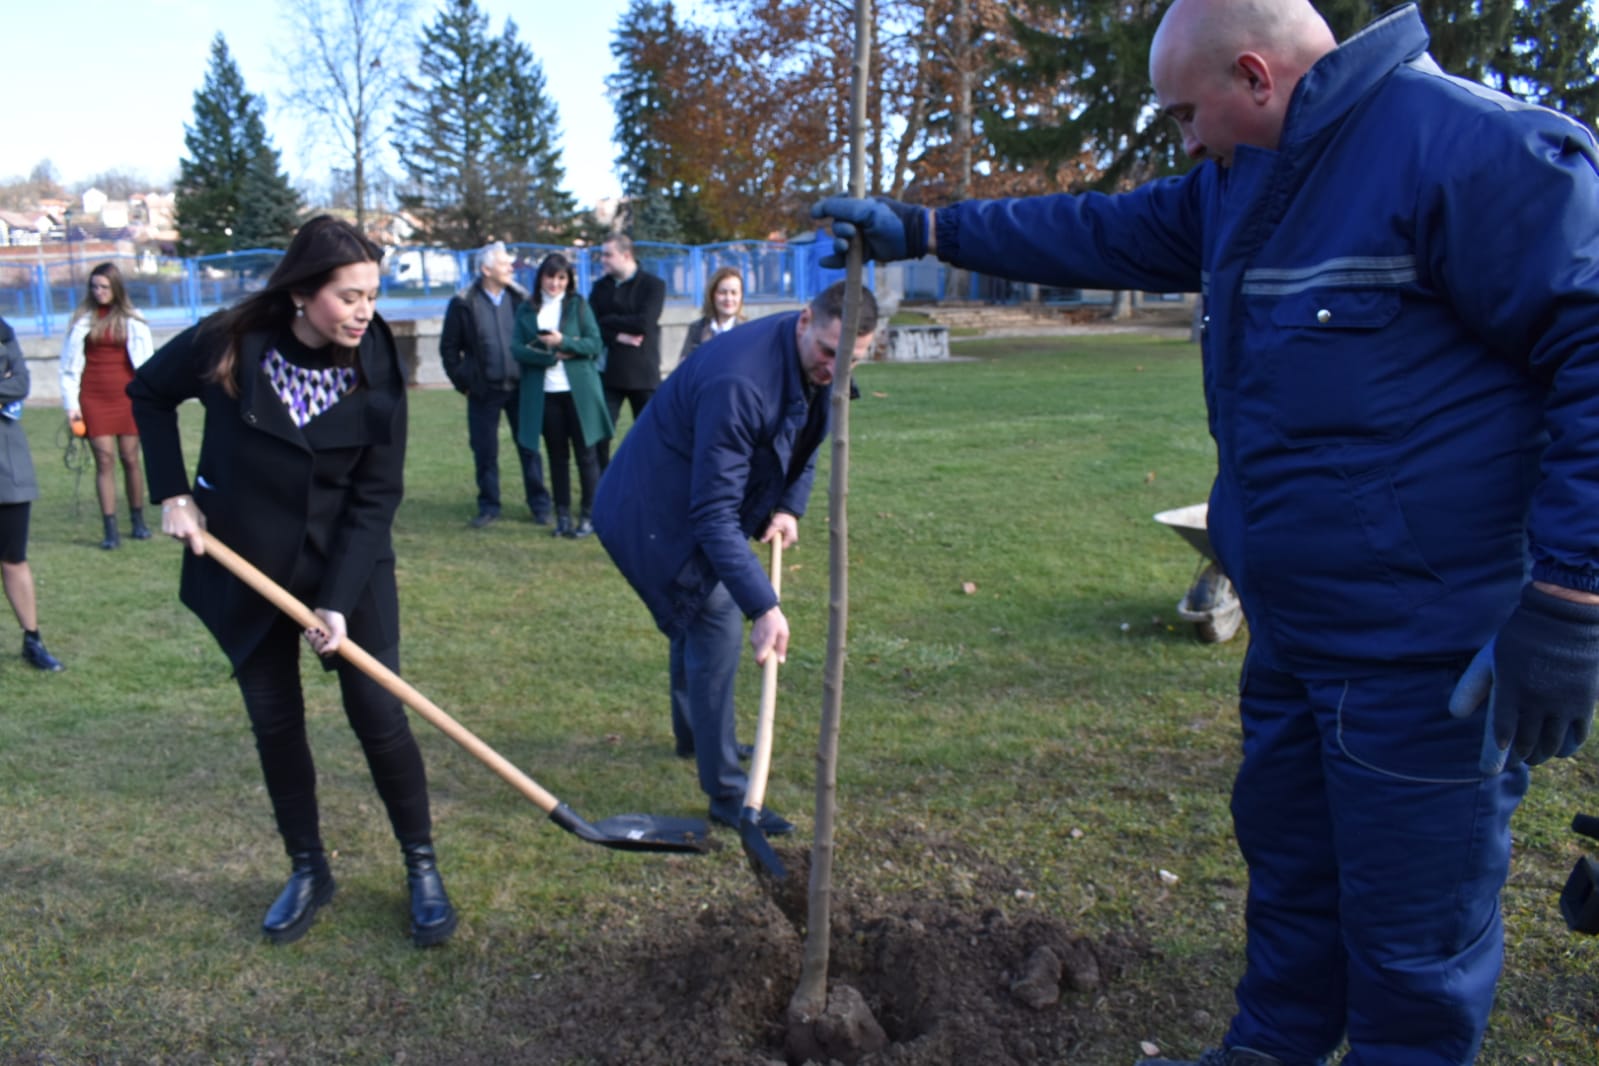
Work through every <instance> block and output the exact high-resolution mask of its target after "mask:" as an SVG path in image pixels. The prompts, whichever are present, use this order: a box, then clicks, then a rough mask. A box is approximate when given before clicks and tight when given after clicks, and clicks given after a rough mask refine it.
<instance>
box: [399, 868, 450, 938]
mask: <svg viewBox="0 0 1599 1066" xmlns="http://www.w3.org/2000/svg"><path fill="white" fill-rule="evenodd" d="M403 850H404V851H405V883H406V886H407V887H408V888H409V889H410V890H411V941H412V942H413V943H414V944H416V946H417V947H419V948H428V947H432V946H433V945H435V944H442V943H444V942H445V941H446V940H448V939H450V934H451V933H453V932H455V922H456V915H455V907H454V906H452V905H451V904H450V897H449V896H448V895H446V894H445V892H444V878H442V877H440V876H439V867H438V861H437V856H435V855H434V853H433V845H432V844H406V845H404V849H403Z"/></svg>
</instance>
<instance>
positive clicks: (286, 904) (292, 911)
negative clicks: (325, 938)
mask: <svg viewBox="0 0 1599 1066" xmlns="http://www.w3.org/2000/svg"><path fill="white" fill-rule="evenodd" d="M289 860H290V861H291V862H292V863H293V870H292V871H291V872H290V874H289V883H288V884H286V885H284V886H283V891H282V892H280V893H278V898H277V899H276V900H275V901H274V902H273V904H272V906H271V908H270V909H268V910H267V913H266V917H265V918H263V919H262V920H261V932H262V934H264V935H265V936H266V938H267V939H268V940H270V941H272V943H274V944H290V943H293V942H294V941H296V940H298V939H300V938H301V937H302V936H304V935H305V931H306V930H307V929H309V928H311V919H313V918H315V917H316V912H317V910H318V909H319V908H321V907H325V906H327V904H328V901H329V900H331V899H332V898H333V889H334V884H333V871H332V870H330V869H328V855H327V852H325V851H297V852H295V853H294V854H293V855H290V856H289Z"/></svg>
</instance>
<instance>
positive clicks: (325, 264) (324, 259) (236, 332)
mask: <svg viewBox="0 0 1599 1066" xmlns="http://www.w3.org/2000/svg"><path fill="white" fill-rule="evenodd" d="M382 262H383V249H382V248H379V247H378V246H377V245H376V244H375V243H373V241H371V240H370V239H369V238H368V237H367V236H366V235H365V234H363V233H362V232H361V231H360V230H358V229H356V228H355V227H354V226H352V225H350V223H348V222H345V221H344V220H343V219H339V218H334V217H333V216H332V215H318V216H317V217H316V218H313V219H311V220H310V221H308V222H306V223H305V224H304V225H303V226H301V227H300V228H299V230H298V231H297V232H296V233H295V234H294V239H293V240H292V241H290V242H289V248H288V250H287V251H286V252H284V253H283V258H282V259H280V260H278V265H277V267H276V269H274V270H273V271H272V276H271V277H270V278H268V279H267V283H266V288H264V289H262V290H261V291H260V292H257V293H253V294H251V295H250V296H247V297H245V298H244V299H243V300H241V301H239V302H238V303H237V304H234V305H233V306H232V307H230V308H228V309H227V310H225V311H219V312H217V313H216V314H214V315H212V316H211V317H210V318H208V319H206V320H205V321H204V322H203V323H201V325H200V328H201V330H202V331H204V333H206V334H208V335H209V336H211V337H215V338H216V339H217V340H218V341H219V342H220V343H221V344H222V346H223V347H222V351H221V354H220V355H219V356H218V358H217V361H216V364H215V365H214V366H213V367H212V368H211V372H210V374H209V378H210V380H212V381H216V382H220V383H221V385H222V387H223V388H224V389H226V390H227V391H228V395H230V396H237V395H238V390H239V382H238V363H239V342H240V340H242V339H243V338H244V336H245V334H247V333H257V332H267V333H281V332H282V331H283V330H286V329H289V328H290V327H291V326H292V324H293V322H294V317H295V302H294V298H295V297H296V296H299V297H301V298H303V299H309V298H310V297H311V296H314V295H315V294H316V293H317V291H318V290H320V289H321V288H322V286H324V285H326V284H327V283H328V279H329V278H331V277H332V276H333V273H334V271H336V270H338V269H339V268H340V267H346V266H349V265H350V264H351V263H382ZM333 361H334V363H335V365H338V366H350V365H353V364H354V363H355V349H354V348H346V347H344V346H343V345H336V346H335V348H334V352H333Z"/></svg>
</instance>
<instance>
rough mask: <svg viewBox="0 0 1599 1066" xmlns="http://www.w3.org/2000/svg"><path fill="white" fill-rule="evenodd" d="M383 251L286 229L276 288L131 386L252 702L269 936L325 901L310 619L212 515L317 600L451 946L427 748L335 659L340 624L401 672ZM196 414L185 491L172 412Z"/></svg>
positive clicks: (399, 827) (421, 918)
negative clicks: (266, 816)
mask: <svg viewBox="0 0 1599 1066" xmlns="http://www.w3.org/2000/svg"><path fill="white" fill-rule="evenodd" d="M382 255H383V253H382V250H381V249H379V248H378V247H377V246H376V245H375V244H373V243H372V242H371V241H369V240H367V238H366V237H364V236H362V235H361V234H360V233H359V232H358V231H357V230H356V229H355V228H354V227H352V226H350V225H349V224H348V223H345V222H342V221H339V220H337V219H334V218H330V217H327V216H322V217H319V218H315V219H312V220H311V221H309V222H307V223H306V224H305V225H304V226H302V227H301V229H300V231H299V232H298V233H297V234H295V237H294V240H293V242H292V243H291V244H290V245H289V249H288V251H287V252H286V253H285V254H284V257H283V259H282V261H281V262H279V263H278V266H277V269H276V270H274V271H273V273H272V277H271V279H270V280H269V281H268V282H267V286H266V288H265V289H263V290H262V291H261V292H258V293H256V294H254V295H253V296H250V297H249V298H247V299H246V300H244V301H243V302H242V303H240V304H238V305H237V306H236V307H234V308H232V309H230V310H227V311H223V312H219V313H218V314H216V315H213V316H211V317H210V318H208V319H206V320H205V321H203V322H201V323H200V324H199V325H197V326H195V327H193V328H191V329H189V330H186V331H185V332H183V333H181V334H179V335H178V336H177V337H174V338H173V339H172V340H171V341H170V342H169V343H168V344H166V345H165V346H164V347H163V348H162V349H161V350H160V351H159V352H157V353H156V355H155V356H154V357H153V358H152V359H151V360H150V361H149V362H148V363H146V364H145V365H144V366H143V367H141V368H140V369H139V372H138V374H137V375H136V376H135V378H134V380H133V383H132V384H131V385H129V386H128V395H129V396H130V397H131V398H132V400H133V409H134V416H135V418H136V419H137V421H138V425H139V434H140V436H141V438H142V439H143V442H144V455H145V466H146V468H147V474H148V478H149V484H150V490H151V495H152V497H153V498H155V499H158V500H160V501H161V530H162V532H164V533H167V534H169V535H171V536H173V537H176V538H178V539H180V540H184V541H186V542H187V543H188V545H189V548H190V551H191V554H188V555H186V556H185V558H184V561H183V577H182V583H181V587H180V597H181V599H182V600H183V603H184V604H185V605H186V606H188V607H189V608H190V609H191V610H192V611H194V613H195V614H197V615H198V616H199V617H200V619H201V620H202V621H203V622H204V623H205V624H206V627H207V628H208V629H210V631H211V633H212V635H213V636H215V637H216V639H217V642H218V643H219V644H220V645H221V646H222V650H223V651H224V652H226V653H227V656H228V658H229V660H230V661H231V662H232V664H233V668H234V671H235V675H236V677H237V678H238V682H239V689H240V691H241V692H242V693H243V696H244V706H245V711H246V712H247V713H248V714H249V717H250V727H251V730H252V731H253V733H254V734H255V742H256V750H257V751H258V752H259V754H260V757H261V769H262V772H263V774H264V775H265V777H266V785H267V794H268V796H269V797H270V798H271V801H272V811H273V814H274V816H275V818H276V820H277V826H278V832H279V833H280V834H282V837H283V842H284V846H285V848H286V849H287V851H288V853H289V859H290V863H291V873H290V876H289V881H288V884H287V885H286V886H285V887H284V889H283V892H282V893H281V894H280V895H279V896H278V898H277V901H276V902H274V903H273V904H272V907H271V909H269V910H268V911H267V915H266V918H265V920H264V921H263V923H262V931H263V933H264V934H265V935H266V937H267V938H268V939H269V940H271V941H273V942H274V943H287V942H289V941H292V940H295V939H297V938H298V937H299V936H301V935H302V934H303V933H304V932H305V931H306V929H307V928H309V927H310V924H311V920H312V918H313V917H314V916H315V914H316V911H317V909H318V908H319V907H321V906H322V905H324V904H326V903H327V902H328V901H329V900H330V899H332V897H333V888H334V884H333V875H332V872H331V871H330V870H329V868H328V860H327V853H326V850H325V849H324V847H323V844H322V835H321V829H320V823H319V818H318V811H317V802H316V771H315V767H314V765H313V762H312V758H311V750H310V747H309V745H308V743H307V740H306V732H305V702H304V698H303V696H302V693H301V687H300V673H299V639H300V636H301V631H300V630H299V628H298V627H297V626H296V625H295V623H294V622H293V621H291V620H290V619H289V618H288V617H287V616H286V615H283V614H282V613H280V612H279V611H278V610H277V609H276V608H274V607H273V606H272V605H271V604H269V603H268V602H267V601H266V600H265V599H263V598H262V597H261V596H259V595H258V594H256V593H255V592H254V591H253V590H252V589H251V588H250V587H249V586H248V585H246V584H244V583H243V582H241V581H239V580H237V579H236V578H234V577H232V576H231V575H230V574H229V573H228V571H227V570H225V569H224V568H223V567H222V566H221V565H219V564H217V563H216V562H214V561H213V560H212V559H209V558H207V557H206V556H205V547H204V542H203V541H202V539H201V538H200V531H201V530H202V529H209V530H210V531H211V532H212V533H214V534H215V535H216V536H217V538H218V539H219V540H221V541H222V542H223V543H224V544H227V545H228V546H229V547H231V548H233V549H234V550H235V551H237V552H238V553H239V554H240V555H242V556H244V558H246V559H248V560H249V561H250V562H252V563H254V564H255V565H256V566H257V567H259V568H260V569H261V570H263V571H265V572H266V574H267V575H268V576H269V577H271V578H272V579H273V580H275V581H277V582H278V583H279V584H281V585H284V586H285V587H287V588H288V589H289V591H290V592H292V593H293V594H294V595H295V596H296V597H298V598H299V599H301V600H303V601H306V602H308V603H311V604H313V605H314V606H315V608H316V613H317V616H318V617H319V618H320V619H321V620H322V623H323V624H322V625H321V626H320V627H318V628H316V629H310V630H306V631H304V636H305V638H306V640H307V641H308V642H309V643H310V645H311V647H312V648H313V649H314V650H315V651H317V652H318V653H319V654H320V655H322V656H323V663H324V666H325V667H326V668H328V669H333V670H336V671H337V672H338V675H339V688H340V691H341V693H342V695H343V699H344V709H345V714H346V717H348V719H349V722H350V725H351V727H352V728H353V729H354V731H355V734H356V736H357V737H358V738H359V739H360V742H361V747H362V749H363V751H364V752H365V754H366V759H367V765H368V766H369V768H370V769H371V772H372V779H373V782H374V784H376V786H377V790H378V794H379V796H381V797H382V799H383V802H384V805H385V806H386V808H387V810H388V815H389V821H390V824H391V825H392V827H393V829H394V834H395V836H396V837H397V838H398V839H399V841H400V846H401V849H402V851H403V853H404V857H405V867H406V878H407V882H408V885H409V889H410V903H411V933H412V937H413V939H414V940H415V942H416V944H417V945H418V946H419V947H425V946H428V945H431V944H438V943H442V942H443V941H444V940H446V939H448V937H449V936H450V934H451V933H452V932H453V931H454V929H455V924H456V915H455V910H454V908H453V907H452V906H451V904H450V901H449V897H448V896H447V895H446V894H445V891H444V884H443V881H442V880H441V879H440V877H439V873H438V868H437V865H436V862H435V856H434V851H433V840H432V822H431V815H430V810H429V805H428V792H427V777H426V773H425V771H424V769H423V765H422V754H421V751H420V749H419V748H418V747H417V743H416V739H415V738H414V737H413V736H412V735H411V729H410V725H409V723H408V722H407V720H406V717H405V711H404V709H403V708H402V707H401V706H400V703H399V701H398V700H396V699H395V698H394V697H393V696H391V695H389V694H388V693H387V692H386V691H385V690H384V689H383V688H382V687H381V686H379V685H378V684H377V683H376V682H375V681H373V680H372V679H371V678H369V677H367V676H366V675H365V674H363V673H361V672H360V671H359V670H358V669H356V668H355V667H354V666H352V665H351V664H350V663H348V662H347V661H345V660H344V659H342V658H330V657H331V656H332V655H333V653H334V651H335V650H336V649H337V648H338V646H339V643H340V641H342V640H343V639H344V638H345V637H346V636H348V637H350V638H352V639H354V640H355V641H356V642H358V643H359V644H361V645H362V646H363V647H365V648H366V649H367V650H368V651H371V652H372V653H373V654H374V655H375V656H376V657H377V658H378V659H379V660H381V661H382V662H383V663H384V664H385V665H386V666H388V667H390V668H391V669H396V670H397V669H398V668H399V599H398V595H397V592H396V589H395V582H394V547H393V543H392V541H391V538H390V528H391V526H392V524H393V520H394V512H395V509H396V508H397V507H398V506H399V503H400V496H401V476H402V473H403V469H404V464H405V440H406V406H405V376H404V373H403V372H402V370H401V367H400V361H399V357H398V353H397V352H396V349H395V345H394V339H393V337H392V336H391V335H390V333H389V329H388V327H387V325H386V324H385V323H384V322H383V319H382V318H380V317H379V316H378V315H377V313H376V310H375V308H374V303H375V301H376V299H377V295H378V264H379V262H380V261H381V259H382ZM191 398H193V399H198V400H199V401H200V403H201V405H202V406H203V407H204V408H205V427H204V432H203V435H202V437H201V442H200V458H199V464H198V467H197V469H196V472H195V477H194V483H193V486H192V487H191V485H190V483H189V478H188V474H187V471H186V468H185V465H184V459H183V449H182V444H181V442H180V439H179V433H178V415H177V408H178V405H179V404H181V403H182V402H183V401H184V400H187V399H191Z"/></svg>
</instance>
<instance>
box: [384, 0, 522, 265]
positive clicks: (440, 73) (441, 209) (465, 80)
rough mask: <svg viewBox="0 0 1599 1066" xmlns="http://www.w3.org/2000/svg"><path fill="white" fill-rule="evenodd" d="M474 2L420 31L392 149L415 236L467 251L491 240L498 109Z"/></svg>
mask: <svg viewBox="0 0 1599 1066" xmlns="http://www.w3.org/2000/svg"><path fill="white" fill-rule="evenodd" d="M488 28H489V19H488V16H487V15H486V14H484V13H483V11H482V10H481V9H480V8H479V7H478V6H477V4H476V3H475V2H474V0H453V2H452V3H450V4H449V5H448V6H447V7H445V8H444V9H443V10H442V11H440V12H439V13H438V15H437V17H435V18H434V20H433V22H432V23H430V24H429V25H428V26H427V27H425V28H424V29H423V31H422V45H421V55H420V57H419V59H418V63H417V76H416V77H415V78H412V79H409V80H408V81H407V82H406V93H405V97H404V98H402V99H401V101H400V103H399V108H398V112H399V113H398V117H397V120H396V123H395V128H396V136H395V148H396V150H397V151H398V152H399V155H400V160H401V162H402V164H403V166H404V167H405V170H406V173H407V176H408V178H409V181H408V187H407V188H406V189H405V190H404V191H403V192H402V194H401V197H400V202H401V203H402V204H403V205H404V206H405V207H407V208H408V209H410V210H411V211H413V212H415V214H416V215H417V217H418V219H419V220H420V221H421V223H422V235H423V236H424V237H425V238H426V239H428V240H432V241H438V242H440V243H443V244H446V245H449V246H450V247H452V248H471V247H475V246H478V245H481V244H483V243H485V242H486V241H487V240H489V239H490V238H491V236H492V235H493V234H494V225H495V218H496V211H495V205H494V203H493V197H492V190H493V184H492V182H491V180H490V175H489V171H490V168H491V166H492V164H493V161H494V157H493V150H494V147H495V144H496V138H495V133H494V118H495V114H496V111H497V110H498V107H499V104H500V101H499V98H498V95H497V94H498V91H499V90H500V88H501V87H502V85H503V78H501V77H500V73H499V64H500V59H501V57H500V48H499V42H498V41H496V40H495V39H493V38H491V37H490V36H489V35H488Z"/></svg>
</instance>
